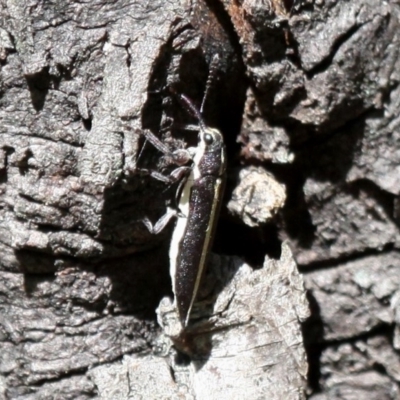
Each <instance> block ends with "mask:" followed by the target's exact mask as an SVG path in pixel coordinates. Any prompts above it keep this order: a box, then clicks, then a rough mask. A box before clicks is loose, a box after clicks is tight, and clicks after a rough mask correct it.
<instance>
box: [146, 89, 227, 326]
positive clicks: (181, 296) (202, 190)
mask: <svg viewBox="0 0 400 400" xmlns="http://www.w3.org/2000/svg"><path fill="white" fill-rule="evenodd" d="M175 94H176V93H175ZM176 95H177V96H178V97H179V99H180V101H181V102H182V103H183V104H184V106H185V107H186V108H187V110H188V111H189V112H190V113H191V114H192V115H193V116H194V117H195V118H196V119H197V121H198V124H199V125H198V128H197V130H198V143H197V146H196V147H190V148H188V149H187V150H186V156H182V151H181V152H180V154H179V156H177V153H172V152H170V151H169V150H168V149H167V148H166V146H165V145H164V144H163V143H162V142H161V141H160V140H159V139H158V138H157V137H156V136H154V135H153V134H152V133H150V132H147V133H146V134H145V136H146V138H147V139H149V141H150V142H151V143H152V144H153V145H154V146H155V147H156V148H157V149H159V150H160V151H161V152H163V153H164V154H166V155H168V156H170V157H171V158H172V159H173V160H176V163H177V164H183V163H185V162H186V160H187V161H188V162H189V164H190V165H189V166H182V165H181V166H180V167H178V168H177V169H176V170H175V171H173V175H172V176H171V177H170V178H167V180H170V181H179V184H178V191H177V203H178V204H177V209H176V210H174V209H171V208H169V209H168V210H167V212H166V214H165V215H164V216H162V217H161V218H160V219H159V221H158V222H157V223H156V224H155V225H154V226H153V225H152V224H151V222H150V221H149V220H148V219H145V220H144V221H143V222H144V223H145V225H146V226H147V228H148V229H149V231H151V232H153V233H158V232H160V231H161V230H162V229H163V228H164V227H165V226H166V225H167V224H168V222H169V221H170V219H171V218H173V217H175V218H176V223H175V228H174V230H173V234H172V239H171V244H170V250H169V259H170V274H171V279H172V289H173V293H174V302H175V305H176V308H177V311H178V315H179V319H180V322H181V324H182V327H183V328H185V327H186V326H187V324H188V322H189V317H190V313H191V310H192V307H193V303H194V301H195V299H196V295H197V291H198V289H199V285H200V281H201V277H202V275H203V270H204V267H205V265H206V263H207V256H208V253H209V250H210V246H211V244H212V239H213V235H214V231H215V226H216V221H217V218H218V214H219V210H220V204H221V199H222V195H223V189H224V184H225V170H226V156H225V144H224V140H223V137H222V134H221V133H220V131H219V130H218V129H215V128H210V127H208V126H207V125H206V124H205V122H204V119H203V117H202V114H201V111H199V110H198V109H197V108H196V107H195V105H194V104H193V102H192V101H191V100H190V99H189V98H188V97H186V96H185V95H182V94H181V95H178V94H176ZM203 103H204V101H203ZM201 109H202V108H201ZM182 160H183V161H182ZM156 177H157V176H156ZM162 180H163V179H162Z"/></svg>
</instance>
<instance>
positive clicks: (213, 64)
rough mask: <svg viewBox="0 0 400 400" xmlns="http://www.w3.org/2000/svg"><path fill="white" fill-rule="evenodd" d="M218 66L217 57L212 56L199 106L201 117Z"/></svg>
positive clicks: (215, 55) (216, 55)
mask: <svg viewBox="0 0 400 400" xmlns="http://www.w3.org/2000/svg"><path fill="white" fill-rule="evenodd" d="M218 65H219V55H218V54H214V56H213V58H212V60H211V65H210V70H209V72H208V77H207V82H206V89H205V91H204V96H203V100H202V101H201V106H200V114H201V115H202V114H203V110H204V105H205V103H206V99H207V96H208V93H209V92H210V89H211V88H212V86H213V84H214V83H215V77H216V76H217V70H218Z"/></svg>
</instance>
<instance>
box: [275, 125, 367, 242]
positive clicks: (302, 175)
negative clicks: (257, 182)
mask: <svg viewBox="0 0 400 400" xmlns="http://www.w3.org/2000/svg"><path fill="white" fill-rule="evenodd" d="M364 128H365V118H362V119H361V120H357V121H354V122H352V123H349V124H347V125H346V127H343V128H341V129H340V130H338V131H336V132H335V133H333V134H331V135H330V136H329V137H323V138H322V137H321V140H320V141H318V140H314V141H313V142H309V143H306V144H303V145H302V146H301V147H294V148H293V150H294V153H295V161H294V163H293V164H291V165H286V166H277V167H275V168H274V174H275V175H276V176H277V177H278V179H279V181H280V182H283V183H284V184H285V185H286V188H287V200H286V204H285V207H284V209H283V210H282V218H283V225H284V228H285V231H286V232H287V234H288V235H289V237H290V238H291V239H293V240H296V241H297V242H298V243H299V244H300V246H301V247H303V248H310V247H311V244H312V242H313V240H314V234H315V227H314V226H313V224H312V220H311V216H310V213H309V207H312V206H313V204H312V203H313V199H312V198H311V197H309V198H306V196H305V193H304V184H305V182H306V180H307V179H312V180H313V181H314V182H316V184H318V183H320V184H321V186H323V184H324V182H327V183H328V182H329V183H330V184H331V185H336V187H342V188H344V187H345V186H346V185H348V184H347V183H346V176H347V173H348V171H349V169H350V168H351V167H352V166H353V164H354V162H353V159H354V154H355V152H357V151H358V149H359V145H360V142H361V139H362V137H363V135H364ZM341 190H343V189H341Z"/></svg>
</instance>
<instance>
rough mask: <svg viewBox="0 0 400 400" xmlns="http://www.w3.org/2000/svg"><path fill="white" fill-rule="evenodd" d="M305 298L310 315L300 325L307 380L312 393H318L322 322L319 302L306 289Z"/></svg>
mask: <svg viewBox="0 0 400 400" xmlns="http://www.w3.org/2000/svg"><path fill="white" fill-rule="evenodd" d="M307 300H308V303H309V306H310V311H311V316H310V317H309V318H308V319H307V320H306V321H305V322H304V323H303V324H302V327H301V328H302V333H303V338H304V346H305V350H306V354H307V361H308V375H307V380H308V385H309V387H310V388H311V390H312V391H313V393H319V392H320V391H321V388H320V379H321V363H320V359H321V354H322V351H323V349H324V348H325V345H324V344H323V322H322V320H321V314H320V308H319V304H318V303H317V301H316V299H315V298H314V296H313V295H312V293H311V292H310V291H307Z"/></svg>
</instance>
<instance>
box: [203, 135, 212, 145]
mask: <svg viewBox="0 0 400 400" xmlns="http://www.w3.org/2000/svg"><path fill="white" fill-rule="evenodd" d="M204 141H205V143H206V144H208V145H210V144H213V142H214V136H213V135H211V134H210V133H206V134H204Z"/></svg>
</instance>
